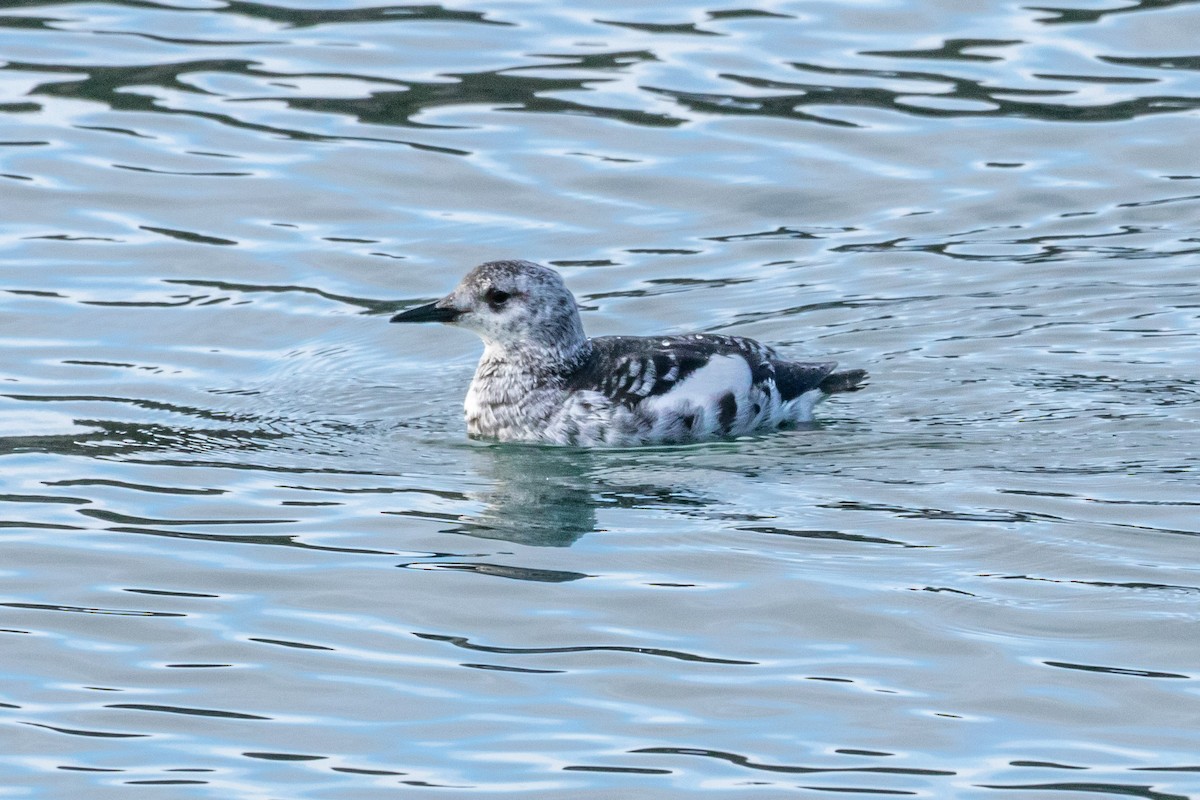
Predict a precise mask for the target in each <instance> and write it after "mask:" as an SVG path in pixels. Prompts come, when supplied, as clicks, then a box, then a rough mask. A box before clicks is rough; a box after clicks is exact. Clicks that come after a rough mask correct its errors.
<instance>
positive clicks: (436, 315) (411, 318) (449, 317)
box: [391, 303, 462, 322]
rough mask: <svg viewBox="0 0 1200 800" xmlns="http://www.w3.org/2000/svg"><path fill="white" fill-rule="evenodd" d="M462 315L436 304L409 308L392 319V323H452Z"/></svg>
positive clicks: (459, 312)
mask: <svg viewBox="0 0 1200 800" xmlns="http://www.w3.org/2000/svg"><path fill="white" fill-rule="evenodd" d="M461 314H462V312H461V311H459V310H458V309H456V308H446V307H444V306H439V305H438V304H437V303H430V304H428V305H424V306H417V307H416V308H410V309H408V310H407V311H401V312H400V313H399V314H397V315H396V316H394V317H392V320H391V321H392V322H453V321H454V320H456V319H458V317H459V316H460V315H461Z"/></svg>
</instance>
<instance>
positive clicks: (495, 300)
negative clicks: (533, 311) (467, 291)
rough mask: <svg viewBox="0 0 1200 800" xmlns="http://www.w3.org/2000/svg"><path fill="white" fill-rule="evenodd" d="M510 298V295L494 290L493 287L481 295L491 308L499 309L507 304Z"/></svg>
mask: <svg viewBox="0 0 1200 800" xmlns="http://www.w3.org/2000/svg"><path fill="white" fill-rule="evenodd" d="M511 296H512V295H510V294H509V293H508V292H506V291H504V290H503V289H496V288H494V287H493V288H491V289H488V290H487V292H486V293H485V294H484V295H483V299H484V300H487V303H488V305H489V306H491V307H492V308H500V306H502V305H504V304H505V303H506V302H508V298H509V297H511Z"/></svg>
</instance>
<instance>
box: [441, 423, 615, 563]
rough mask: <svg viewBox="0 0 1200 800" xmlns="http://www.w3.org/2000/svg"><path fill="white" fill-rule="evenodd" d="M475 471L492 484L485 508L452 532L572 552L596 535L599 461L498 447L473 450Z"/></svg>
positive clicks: (579, 453) (583, 454) (578, 453)
mask: <svg viewBox="0 0 1200 800" xmlns="http://www.w3.org/2000/svg"><path fill="white" fill-rule="evenodd" d="M471 454H472V456H473V458H472V461H473V462H474V464H473V466H474V470H475V471H476V472H478V474H480V475H482V476H485V477H487V478H488V479H490V480H491V481H492V485H491V488H489V489H488V490H486V491H484V492H482V493H481V494H480V496H479V499H480V500H482V501H483V503H484V508H483V510H482V511H480V512H479V513H478V514H476V515H473V516H469V517H464V518H463V522H462V524H460V525H457V526H455V527H453V528H450V529H448V531H447V532H449V533H463V534H466V535H468V536H477V537H479V538H481V539H503V540H505V541H509V542H514V543H517V544H526V545H532V546H534V547H569V546H570V545H572V544H574V543H575V541H576V540H578V539H579V538H580V537H581V536H583V535H584V534H587V533H591V532H592V531H594V530H596V506H597V505H598V502H599V501H598V500H597V495H596V486H595V482H594V479H593V477H592V471H593V467H594V464H595V461H594V459H595V456H594V455H593V454H592V453H590V452H588V451H586V450H576V449H573V448H572V449H570V450H565V449H552V448H547V447H521V446H494V447H480V448H474V449H472V450H471Z"/></svg>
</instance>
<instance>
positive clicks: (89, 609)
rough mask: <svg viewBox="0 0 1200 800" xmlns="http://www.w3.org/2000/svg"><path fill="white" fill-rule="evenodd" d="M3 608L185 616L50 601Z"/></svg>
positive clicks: (105, 614)
mask: <svg viewBox="0 0 1200 800" xmlns="http://www.w3.org/2000/svg"><path fill="white" fill-rule="evenodd" d="M0 606H3V607H5V608H27V609H33V610H37V611H68V612H71V613H73V614H98V615H102V616H113V617H186V616H187V614H179V613H176V612H173V611H138V610H130V609H122V608H93V607H91V606H66V605H55V604H52V603H0Z"/></svg>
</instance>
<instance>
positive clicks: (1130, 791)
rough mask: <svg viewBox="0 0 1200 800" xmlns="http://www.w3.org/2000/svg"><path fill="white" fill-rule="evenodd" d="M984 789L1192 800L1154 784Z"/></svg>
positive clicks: (994, 785) (991, 786) (986, 785)
mask: <svg viewBox="0 0 1200 800" xmlns="http://www.w3.org/2000/svg"><path fill="white" fill-rule="evenodd" d="M978 785H979V786H980V787H981V788H983V789H1009V790H1016V791H1030V790H1032V791H1042V792H1070V793H1072V794H1075V793H1080V792H1082V793H1087V794H1101V795H1114V794H1115V795H1119V796H1121V797H1141V798H1144V799H1145V800H1191V798H1189V797H1188V796H1187V795H1183V794H1170V793H1167V792H1160V791H1156V790H1155V789H1154V787H1152V786H1145V785H1141V786H1138V785H1133V784H1128V783H1099V782H1097V783H1086V782H1082V781H1079V782H1071V783H1022V784H999V783H981V784H978Z"/></svg>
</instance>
